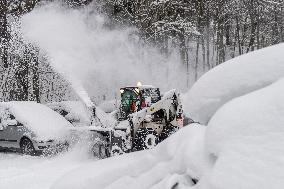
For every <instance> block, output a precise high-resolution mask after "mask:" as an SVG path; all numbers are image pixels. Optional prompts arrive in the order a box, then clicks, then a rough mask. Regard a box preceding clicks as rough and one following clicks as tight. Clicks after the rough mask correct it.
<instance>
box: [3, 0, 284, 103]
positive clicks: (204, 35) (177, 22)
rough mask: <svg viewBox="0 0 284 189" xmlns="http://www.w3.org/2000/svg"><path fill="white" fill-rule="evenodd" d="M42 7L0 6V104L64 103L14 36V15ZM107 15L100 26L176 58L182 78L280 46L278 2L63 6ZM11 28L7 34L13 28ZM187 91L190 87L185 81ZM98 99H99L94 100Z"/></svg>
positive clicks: (106, 0)
mask: <svg viewBox="0 0 284 189" xmlns="http://www.w3.org/2000/svg"><path fill="white" fill-rule="evenodd" d="M46 2H51V1H50V0H41V1H40V0H20V1H19V0H0V36H1V38H0V47H1V51H0V55H1V64H0V78H1V82H0V87H1V94H0V99H1V100H36V101H38V102H42V101H44V102H46V101H60V100H66V99H69V98H71V97H72V96H73V95H72V90H71V89H69V88H68V82H65V81H64V80H63V79H62V78H61V77H60V75H59V74H57V73H55V72H54V71H53V70H52V69H51V68H50V67H49V66H48V58H47V57H46V56H45V55H44V54H41V53H40V50H39V49H38V47H35V46H34V45H31V44H26V43H25V42H24V41H22V39H21V38H20V37H18V36H17V33H15V28H16V27H17V26H15V25H13V24H11V23H15V20H18V19H19V18H20V17H21V16H22V15H24V14H26V13H28V12H30V11H32V10H33V9H34V8H35V7H36V6H41V4H42V3H46ZM62 3H63V4H65V6H69V7H70V8H72V9H82V8H84V7H85V6H88V7H91V8H93V9H94V10H95V11H99V12H101V14H104V15H107V17H108V18H109V19H108V22H107V23H106V24H105V27H107V28H109V29H114V28H120V27H134V28H136V30H135V31H136V33H135V34H136V35H137V36H139V41H141V43H145V44H149V45H151V46H154V47H156V48H157V49H159V51H160V52H161V53H162V54H163V55H164V56H165V57H168V56H170V55H171V53H176V51H174V50H175V49H178V53H179V57H180V61H179V62H176V64H181V65H182V66H184V70H186V71H185V72H184V74H186V75H187V77H188V78H192V79H191V80H193V81H194V80H197V79H198V78H199V77H200V76H201V75H202V74H203V73H205V72H206V71H208V70H209V69H211V68H213V67H215V66H216V65H219V64H221V63H223V62H225V61H226V60H229V59H231V58H234V57H236V56H239V55H242V54H245V53H248V52H251V51H254V50H257V49H260V48H264V47H267V46H271V45H274V44H278V43H281V42H283V41H284V31H283V27H284V1H283V0H93V1H92V0H64V1H62ZM13 27H14V28H13ZM187 82H188V83H187V85H186V86H187V87H188V88H189V87H190V86H191V84H192V83H193V82H190V79H187ZM101 98H102V99H104V98H105V97H101Z"/></svg>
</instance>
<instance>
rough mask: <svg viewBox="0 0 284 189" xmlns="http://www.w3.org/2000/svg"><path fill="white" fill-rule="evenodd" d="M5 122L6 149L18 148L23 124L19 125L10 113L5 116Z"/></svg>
mask: <svg viewBox="0 0 284 189" xmlns="http://www.w3.org/2000/svg"><path fill="white" fill-rule="evenodd" d="M7 115H8V116H7V121H6V131H5V134H6V141H7V147H9V148H19V147H20V146H19V142H20V139H21V138H22V136H23V133H24V132H25V131H24V127H23V124H21V123H19V122H18V121H17V120H16V118H15V116H14V115H13V114H11V113H8V114H7Z"/></svg>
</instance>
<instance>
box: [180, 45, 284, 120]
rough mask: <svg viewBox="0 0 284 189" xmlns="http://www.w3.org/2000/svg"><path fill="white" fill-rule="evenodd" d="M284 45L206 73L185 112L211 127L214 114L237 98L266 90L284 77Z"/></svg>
mask: <svg viewBox="0 0 284 189" xmlns="http://www.w3.org/2000/svg"><path fill="white" fill-rule="evenodd" d="M283 51H284V44H283V43H282V44H279V45H275V46H272V47H268V48H265V49H261V50H258V51H255V52H252V53H249V54H246V55H243V56H239V57H237V58H234V59H232V60H229V61H227V62H225V63H223V64H221V65H219V66H217V67H215V68H214V69H212V70H210V71H209V72H208V73H207V74H204V75H203V76H202V77H201V78H200V79H199V80H198V81H197V82H196V83H195V84H194V85H193V87H192V88H191V90H190V91H189V92H188V93H187V94H186V95H185V96H184V99H183V101H184V102H185V104H184V108H185V112H186V113H187V114H188V116H189V117H190V118H192V119H193V120H194V121H198V122H200V123H203V124H207V123H208V121H209V120H210V118H211V117H212V116H213V114H214V113H215V112H216V111H217V110H218V109H219V108H220V107H221V106H222V105H224V104H225V103H226V102H228V101H230V100H231V99H233V98H235V97H239V96H242V95H244V94H247V93H249V92H252V91H255V90H257V89H260V88H262V87H265V86H267V85H269V84H271V83H273V82H275V81H276V80H278V79H279V78H281V77H283V76H284V53H283Z"/></svg>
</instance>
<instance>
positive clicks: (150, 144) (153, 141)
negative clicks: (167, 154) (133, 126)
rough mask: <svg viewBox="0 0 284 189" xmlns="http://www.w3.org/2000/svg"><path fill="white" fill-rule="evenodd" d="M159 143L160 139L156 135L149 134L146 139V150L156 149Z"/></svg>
mask: <svg viewBox="0 0 284 189" xmlns="http://www.w3.org/2000/svg"><path fill="white" fill-rule="evenodd" d="M158 141H159V137H158V136H157V134H156V133H148V134H147V136H146V138H145V146H146V149H152V148H154V147H155V146H156V145H157V144H158Z"/></svg>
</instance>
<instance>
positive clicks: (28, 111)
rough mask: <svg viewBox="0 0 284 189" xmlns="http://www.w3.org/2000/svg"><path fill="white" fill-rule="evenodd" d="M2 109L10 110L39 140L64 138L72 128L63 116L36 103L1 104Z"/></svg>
mask: <svg viewBox="0 0 284 189" xmlns="http://www.w3.org/2000/svg"><path fill="white" fill-rule="evenodd" d="M0 107H1V108H3V109H8V110H9V111H10V112H11V114H13V115H14V116H15V118H16V120H17V121H18V122H20V123H22V124H23V125H24V126H25V127H27V128H28V129H29V130H30V131H32V132H33V133H34V134H36V137H37V138H38V139H39V140H49V139H57V138H60V137H63V136H64V135H65V134H66V132H67V130H68V129H69V128H70V127H71V126H72V125H71V124H70V123H69V122H68V121H66V120H65V119H64V118H63V117H62V116H61V115H59V114H58V113H56V112H54V111H53V110H51V109H50V108H48V107H46V106H44V105H42V104H38V103H36V102H24V101H21V102H16V101H15V102H1V103H0Z"/></svg>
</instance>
